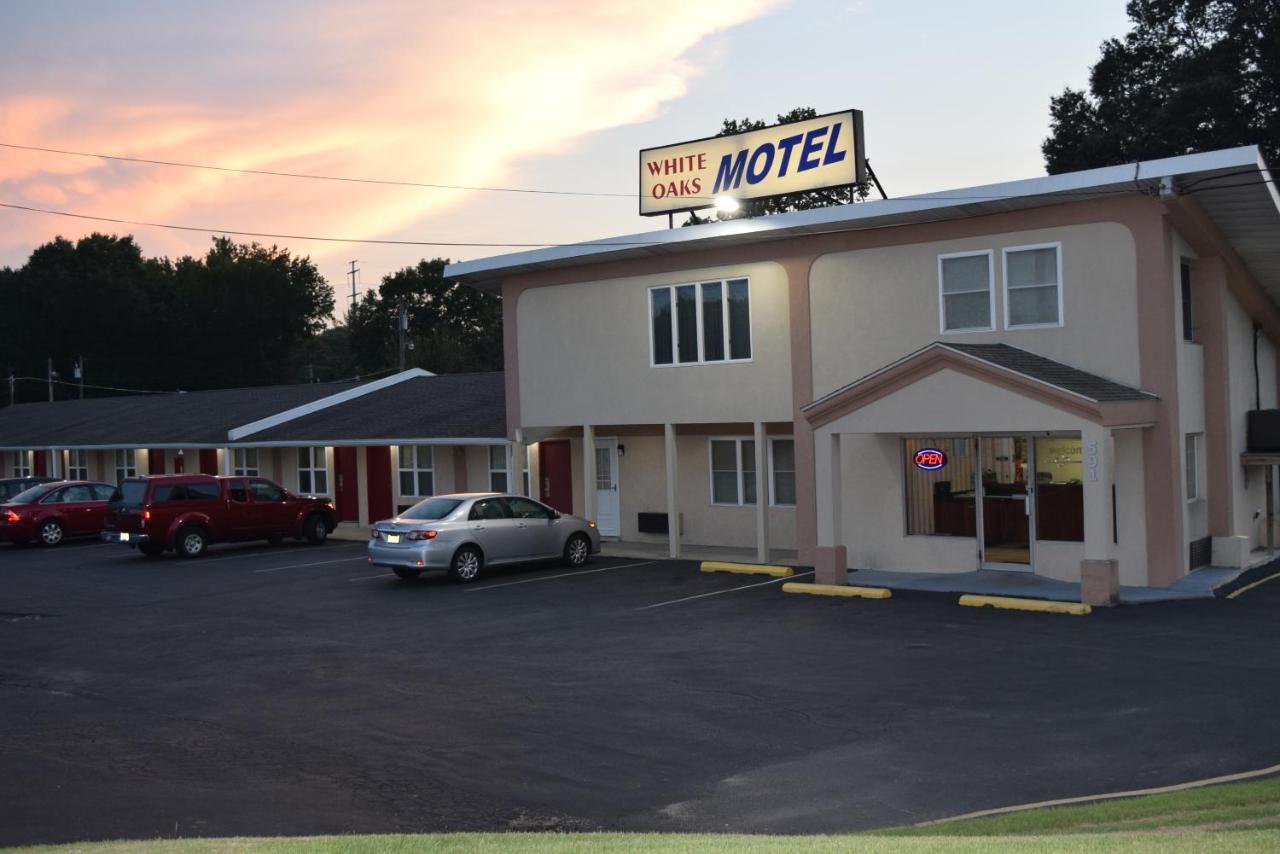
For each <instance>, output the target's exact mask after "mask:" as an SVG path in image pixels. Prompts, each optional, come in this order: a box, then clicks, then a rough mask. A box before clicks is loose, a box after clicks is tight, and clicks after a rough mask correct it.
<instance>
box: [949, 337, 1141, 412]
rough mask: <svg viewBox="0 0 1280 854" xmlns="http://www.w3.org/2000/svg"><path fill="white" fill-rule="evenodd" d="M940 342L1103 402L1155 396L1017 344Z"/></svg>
mask: <svg viewBox="0 0 1280 854" xmlns="http://www.w3.org/2000/svg"><path fill="white" fill-rule="evenodd" d="M938 346H941V347H948V348H950V349H952V350H956V351H958V352H960V353H964V354H965V355H967V356H972V357H974V358H975V359H981V360H982V361H984V362H988V363H990V364H992V365H995V366H996V367H998V368H1004V369H1005V370H1006V371H1013V372H1014V373H1016V374H1021V375H1022V376H1024V377H1030V378H1031V379H1033V380H1039V381H1040V382H1043V383H1048V384H1049V385H1052V386H1057V387H1058V388H1060V389H1063V390H1064V391H1069V392H1071V393H1072V394H1078V395H1080V396H1081V397H1087V398H1088V399H1089V400H1096V401H1098V402H1099V403H1110V402H1113V401H1122V400H1154V399H1155V395H1154V394H1150V393H1149V392H1145V391H1142V390H1141V389H1136V388H1133V387H1131V386H1127V385H1121V384H1120V383H1118V382H1113V381H1112V380H1109V379H1106V378H1105V377H1100V376H1098V375H1097V374H1091V373H1088V372H1087V371H1082V370H1080V369H1079V368H1073V367H1071V366H1070V365H1064V364H1062V363H1061V362H1055V361H1054V360H1053V359H1046V358H1045V357H1044V356H1038V355H1036V354H1035V353H1031V352H1028V351H1026V350H1020V349H1018V348H1017V347H1010V346H1009V345H1008V344H954V343H944V342H938Z"/></svg>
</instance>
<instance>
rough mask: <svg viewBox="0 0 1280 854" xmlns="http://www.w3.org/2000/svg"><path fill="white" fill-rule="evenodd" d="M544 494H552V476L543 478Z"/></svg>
mask: <svg viewBox="0 0 1280 854" xmlns="http://www.w3.org/2000/svg"><path fill="white" fill-rule="evenodd" d="M542 494H543V495H544V496H547V495H550V494H551V478H549V477H544V478H543V479H542Z"/></svg>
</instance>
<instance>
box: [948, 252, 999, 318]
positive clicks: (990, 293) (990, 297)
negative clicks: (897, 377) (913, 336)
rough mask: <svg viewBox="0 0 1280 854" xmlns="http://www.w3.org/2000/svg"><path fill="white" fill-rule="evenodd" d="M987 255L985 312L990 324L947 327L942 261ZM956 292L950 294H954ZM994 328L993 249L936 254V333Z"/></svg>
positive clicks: (965, 292) (968, 292) (994, 258)
mask: <svg viewBox="0 0 1280 854" xmlns="http://www.w3.org/2000/svg"><path fill="white" fill-rule="evenodd" d="M979 255H985V256H986V257H987V314H988V315H989V316H990V320H991V322H990V324H989V325H987V326H964V327H960V328H957V329H948V328H947V294H946V293H945V292H944V291H943V290H942V262H943V261H948V260H950V259H952V258H976V257H978V256H979ZM976 293H977V291H958V292H957V294H976ZM957 294H952V296H956V295H957ZM995 328H996V253H995V250H994V249H977V250H973V251H970V252H947V253H944V254H942V255H939V256H938V334H939V335H963V334H964V333H966V332H994V331H995Z"/></svg>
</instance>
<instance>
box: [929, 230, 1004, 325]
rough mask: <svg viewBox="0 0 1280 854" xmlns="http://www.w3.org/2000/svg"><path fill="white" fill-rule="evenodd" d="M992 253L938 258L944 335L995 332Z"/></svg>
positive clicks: (965, 253)
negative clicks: (984, 331) (993, 330)
mask: <svg viewBox="0 0 1280 854" xmlns="http://www.w3.org/2000/svg"><path fill="white" fill-rule="evenodd" d="M991 257H992V253H991V251H990V250H987V251H985V252H956V253H952V254H950V255H939V256H938V304H939V310H940V313H941V324H940V326H941V331H942V332H976V331H980V330H990V329H995V320H994V317H993V315H994V314H995V295H994V289H995V282H994V279H993V273H992V270H991Z"/></svg>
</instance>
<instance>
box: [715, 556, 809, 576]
mask: <svg viewBox="0 0 1280 854" xmlns="http://www.w3.org/2000/svg"><path fill="white" fill-rule="evenodd" d="M701 571H702V572H737V573H741V574H743V575H772V576H773V577H774V578H786V577H787V576H790V575H795V574H796V571H795V570H794V569H792V568H791V567H789V566H769V565H767V564H763V563H726V562H724V561H717V560H704V561H703V562H702V568H701Z"/></svg>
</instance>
